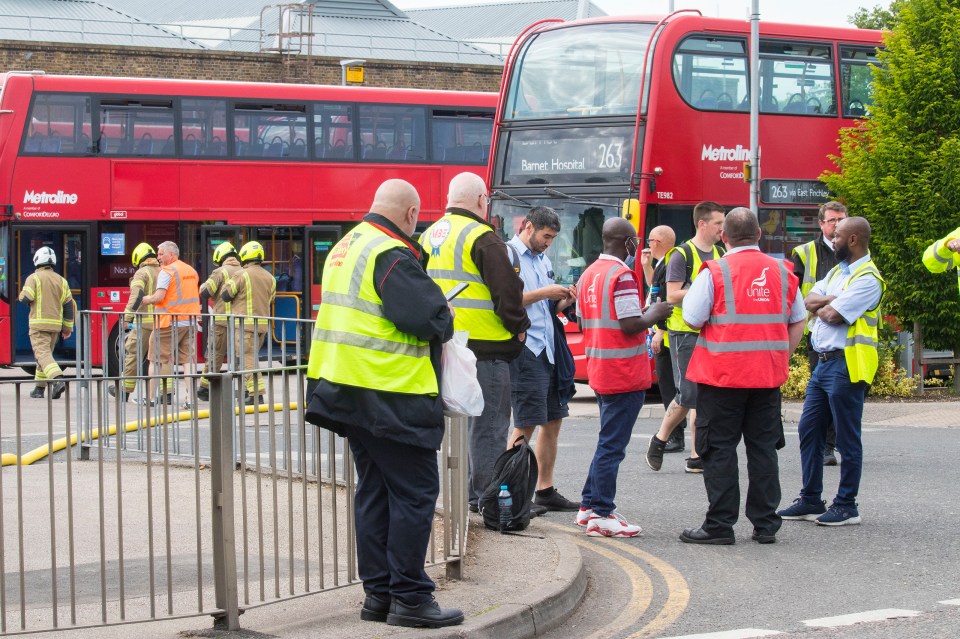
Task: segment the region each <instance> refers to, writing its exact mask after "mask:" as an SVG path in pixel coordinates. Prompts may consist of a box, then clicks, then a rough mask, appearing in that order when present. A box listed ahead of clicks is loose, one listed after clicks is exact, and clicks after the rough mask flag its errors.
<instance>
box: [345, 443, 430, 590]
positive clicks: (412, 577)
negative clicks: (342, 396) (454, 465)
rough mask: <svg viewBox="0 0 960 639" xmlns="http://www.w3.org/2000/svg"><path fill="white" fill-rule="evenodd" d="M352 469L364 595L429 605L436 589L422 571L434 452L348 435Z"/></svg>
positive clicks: (428, 534)
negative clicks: (365, 593)
mask: <svg viewBox="0 0 960 639" xmlns="http://www.w3.org/2000/svg"><path fill="white" fill-rule="evenodd" d="M348 440H349V442H350V450H351V451H352V452H353V458H354V460H355V462H356V467H357V477H358V479H357V493H356V497H355V500H354V512H355V517H354V521H355V522H356V531H357V571H358V573H359V575H360V579H362V580H363V589H364V591H366V592H367V593H368V594H376V595H380V596H391V597H394V598H397V599H399V600H400V601H402V602H403V603H404V604H406V605H411V606H415V605H418V604H420V603H423V602H424V601H428V600H429V599H430V597H431V596H432V594H433V591H434V589H435V588H436V584H434V583H433V580H432V579H430V577H428V576H427V573H426V572H425V571H424V569H423V564H424V560H425V559H426V556H427V544H428V543H429V542H430V531H431V530H432V528H433V515H434V509H435V508H436V505H437V495H438V494H439V493H440V474H439V470H438V469H437V451H435V450H430V449H428V448H420V447H418V446H410V445H408V444H401V443H398V442H395V441H391V440H389V439H384V438H382V437H374V436H372V435H370V434H369V433H368V432H366V431H364V430H361V429H356V428H355V429H351V430H350V431H349V433H348Z"/></svg>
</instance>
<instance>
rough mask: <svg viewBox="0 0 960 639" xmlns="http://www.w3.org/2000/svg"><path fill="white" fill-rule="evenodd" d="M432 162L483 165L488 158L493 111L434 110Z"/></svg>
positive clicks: (431, 122) (432, 120) (432, 119)
mask: <svg viewBox="0 0 960 639" xmlns="http://www.w3.org/2000/svg"><path fill="white" fill-rule="evenodd" d="M430 126H431V133H432V141H433V158H432V159H433V161H434V162H450V163H452V164H477V165H484V164H486V163H487V158H489V157H490V138H491V137H492V135H493V113H491V112H489V111H486V112H470V111H452V110H444V109H434V110H433V117H432V118H431V121H430Z"/></svg>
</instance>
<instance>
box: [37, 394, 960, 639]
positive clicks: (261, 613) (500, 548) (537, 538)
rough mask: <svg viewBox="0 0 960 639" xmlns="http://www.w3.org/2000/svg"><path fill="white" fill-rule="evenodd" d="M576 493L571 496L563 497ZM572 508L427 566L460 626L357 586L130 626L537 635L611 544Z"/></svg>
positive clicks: (584, 408) (189, 633)
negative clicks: (367, 612) (400, 619)
mask: <svg viewBox="0 0 960 639" xmlns="http://www.w3.org/2000/svg"><path fill="white" fill-rule="evenodd" d="M958 409H960V402H957V401H924V402H916V401H913V402H896V401H892V402H891V401H877V402H868V403H867V404H866V406H865V409H864V420H863V421H864V424H863V425H864V427H877V428H880V427H882V428H887V427H905V428H909V427H911V426H914V425H917V424H924V425H925V426H926V427H928V428H929V427H930V426H934V427H941V426H942V427H943V428H958V427H960V418H958V415H957V412H958ZM643 411H644V412H643V414H642V415H641V417H642V418H647V419H656V418H658V417H660V416H662V414H663V409H662V407H661V406H660V405H648V406H646V407H644V409H643ZM801 411H802V403H800V402H785V403H784V417H785V422H786V423H788V424H790V423H793V424H794V425H795V423H796V422H797V421H798V420H799V417H800V413H801ZM571 417H572V418H573V417H576V418H580V419H590V418H594V419H596V418H597V407H596V404H595V401H594V398H593V395H592V393H591V392H590V390H589V388H586V387H585V386H578V394H577V396H576V397H575V399H574V401H573V402H572V403H571ZM567 496H568V497H572V498H576V496H575V495H567ZM573 516H574V515H573V513H548V514H547V515H546V516H544V517H541V518H537V519H534V520H533V521H532V522H531V525H530V527H529V528H528V529H527V530H526V531H524V532H523V533H521V534H518V535H501V534H499V533H496V532H494V531H489V530H486V529H484V528H483V525H482V522H481V521H480V518H479V516H478V515H471V522H470V523H471V530H470V534H469V539H468V548H467V556H466V559H465V561H464V566H463V578H462V579H460V580H452V579H447V578H446V577H445V575H444V570H443V568H442V567H435V568H431V569H430V570H429V572H430V574H431V576H432V577H433V578H434V580H435V581H436V582H437V586H438V588H437V592H436V597H437V600H438V601H439V602H440V604H441V605H443V606H455V607H459V608H461V609H462V610H463V611H464V613H465V615H466V620H465V622H464V623H463V624H462V625H460V626H455V627H452V628H446V629H439V630H431V631H429V632H428V631H424V630H410V629H404V628H399V627H393V626H388V625H385V624H382V623H375V622H362V621H360V619H359V615H360V605H361V602H362V599H363V592H362V589H361V587H360V586H359V585H354V586H348V587H345V588H340V589H336V590H332V591H327V592H323V593H319V594H313V595H308V596H304V597H300V598H296V599H292V600H288V601H284V602H280V603H272V604H270V605H264V606H260V607H255V608H251V609H248V610H247V611H246V612H245V613H244V614H243V615H242V616H241V618H240V624H241V626H242V628H243V630H242V631H240V632H233V633H229V632H225V631H219V630H213V629H211V625H212V624H211V623H210V620H209V619H204V618H202V617H199V618H198V617H193V618H186V619H171V620H164V621H155V622H150V623H145V624H138V625H137V626H135V628H136V630H135V632H136V633H137V634H138V635H140V636H142V637H175V636H180V637H284V638H290V639H299V638H301V637H303V638H306V637H310V638H316V639H325V638H327V637H329V638H334V637H337V638H339V637H344V636H351V637H356V638H360V639H363V638H367V637H370V638H373V637H397V638H405V637H422V636H429V637H430V638H431V639H441V638H444V639H445V638H447V637H475V638H486V637H491V638H493V637H496V638H498V639H512V638H525V637H534V636H537V635H541V634H543V633H545V632H548V631H549V630H550V629H552V628H556V627H558V626H560V625H561V624H563V623H564V622H565V621H566V620H568V619H569V618H570V617H571V615H573V614H574V612H575V611H576V608H577V606H578V604H579V603H580V601H581V600H582V599H583V597H584V595H585V593H586V590H587V581H588V580H587V574H586V570H585V567H584V561H583V557H582V556H581V550H580V548H581V546H585V545H587V544H588V543H589V544H592V543H594V542H595V543H597V544H603V543H610V542H609V541H607V540H592V539H590V540H588V538H585V537H584V536H583V533H582V531H581V530H580V529H578V528H577V527H575V526H574V525H573V523H572V520H573ZM130 631H131V629H130V628H129V627H127V626H123V625H121V626H113V627H106V628H96V629H91V630H81V631H79V632H80V633H81V634H82V635H85V636H96V637H98V638H100V637H103V638H105V639H110V638H112V637H117V638H118V639H119V638H120V637H127V636H129V634H130ZM77 632H78V631H77V630H71V631H61V632H53V633H43V634H44V636H51V637H53V636H60V635H63V636H64V637H67V636H72V637H76V636H77Z"/></svg>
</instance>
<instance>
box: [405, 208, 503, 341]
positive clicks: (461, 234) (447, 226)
mask: <svg viewBox="0 0 960 639" xmlns="http://www.w3.org/2000/svg"><path fill="white" fill-rule="evenodd" d="M492 232H493V231H491V230H490V227H489V226H487V225H486V224H482V223H480V222H477V221H476V220H472V219H470V218H468V217H466V216H464V215H455V214H450V213H447V214H446V215H444V216H443V217H442V218H441V219H439V220H438V221H436V222H434V223H433V225H431V226H430V228H428V229H427V230H426V231H424V232H423V234H422V235H421V236H420V244H421V245H422V246H423V250H425V251H427V255H428V256H429V258H430V260H429V262H428V263H427V275H429V276H430V277H431V278H433V281H434V282H436V283H437V285H438V286H439V287H440V289H441V290H442V291H443V292H444V293H446V292H447V291H449V290H450V289H451V288H453V287H454V286H456V285H457V284H459V283H460V282H469V283H470V286H468V287H467V288H466V289H465V290H464V291H463V293H461V294H460V295H459V296H457V297H455V298H454V299H453V300H451V302H450V304H451V306H453V307H454V309H455V310H456V316H455V317H454V318H453V325H454V329H455V330H458V331H467V332H469V333H470V339H477V340H483V341H485V342H506V341H508V340H510V339H512V338H513V335H512V334H511V333H510V331H508V330H507V329H506V328H505V327H504V325H503V321H502V320H501V319H500V317H498V316H497V314H496V313H494V311H493V297H492V296H491V295H490V289H489V288H488V287H487V285H486V284H485V283H484V281H483V278H482V277H481V276H480V269H478V268H477V265H476V264H475V263H474V261H473V258H472V257H471V256H470V253H471V251H472V250H473V243H474V242H476V241H477V238H479V237H480V236H481V235H483V234H484V233H492ZM505 250H508V249H505Z"/></svg>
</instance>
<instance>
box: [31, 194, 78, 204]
mask: <svg viewBox="0 0 960 639" xmlns="http://www.w3.org/2000/svg"><path fill="white" fill-rule="evenodd" d="M77 199H78V198H77V194H76V193H64V192H63V191H57V192H56V193H47V192H46V191H25V192H24V193H23V203H24V204H76V203H77Z"/></svg>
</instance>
